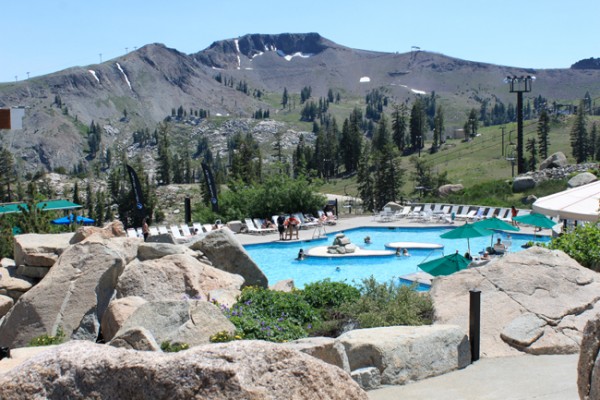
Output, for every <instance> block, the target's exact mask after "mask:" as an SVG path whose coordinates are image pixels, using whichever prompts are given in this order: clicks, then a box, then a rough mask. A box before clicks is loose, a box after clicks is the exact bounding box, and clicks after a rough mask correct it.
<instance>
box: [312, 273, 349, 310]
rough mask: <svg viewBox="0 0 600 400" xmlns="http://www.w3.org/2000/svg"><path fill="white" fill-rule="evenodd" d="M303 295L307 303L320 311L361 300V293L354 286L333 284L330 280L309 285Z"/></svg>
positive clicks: (340, 283) (343, 283) (341, 283)
mask: <svg viewBox="0 0 600 400" xmlns="http://www.w3.org/2000/svg"><path fill="white" fill-rule="evenodd" d="M303 293H304V298H305V299H306V301H307V302H308V303H309V304H310V305H311V306H313V307H315V308H319V309H331V308H335V307H339V306H340V305H342V304H343V303H349V302H355V301H356V300H358V299H359V298H360V292H359V290H358V289H357V288H355V287H354V286H352V285H349V284H347V283H345V282H332V281H331V280H330V279H324V280H322V281H318V282H314V283H309V284H308V285H306V286H304V290H303Z"/></svg>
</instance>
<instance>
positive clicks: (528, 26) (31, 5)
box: [0, 0, 600, 82]
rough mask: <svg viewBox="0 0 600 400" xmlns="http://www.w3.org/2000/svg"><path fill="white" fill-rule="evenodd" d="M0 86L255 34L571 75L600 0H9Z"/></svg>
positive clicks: (590, 43)
mask: <svg viewBox="0 0 600 400" xmlns="http://www.w3.org/2000/svg"><path fill="white" fill-rule="evenodd" d="M2 3H3V4H2V18H0V36H1V37H2V40H1V41H0V43H1V44H0V82H10V81H13V82H14V81H15V80H24V79H27V77H28V76H29V77H34V76H39V75H44V74H47V73H51V72H56V71H59V70H62V69H65V68H68V67H73V66H87V65H93V64H97V63H99V62H100V60H102V61H107V60H110V59H112V58H115V57H118V56H121V55H123V54H125V53H126V52H127V51H133V50H135V49H136V48H140V47H142V46H144V45H146V44H150V43H162V44H164V45H166V46H167V47H170V48H174V49H176V50H179V51H181V52H183V53H187V54H191V53H196V52H198V51H200V50H203V49H205V48H207V47H208V46H210V45H211V43H213V42H215V41H218V40H224V39H232V38H236V37H239V36H243V35H245V34H249V33H265V34H277V33H306V32H317V33H319V34H320V35H321V36H323V37H325V38H327V39H329V40H332V41H334V42H336V43H338V44H340V45H344V46H347V47H352V48H356V49H364V50H374V51H383V52H399V53H405V52H409V51H411V48H412V47H413V46H415V47H419V48H420V49H421V50H426V51H432V52H437V53H442V54H445V55H447V56H451V57H456V58H461V59H465V60H469V61H479V62H485V63H492V64H498V65H505V66H512V67H522V68H536V69H540V68H569V67H570V66H571V65H572V64H573V63H575V62H576V61H579V60H581V59H584V58H590V57H596V58H597V57H600V48H598V46H599V44H600V23H598V16H599V15H600V1H598V0H572V1H564V0H563V1H558V0H504V1H486V2H483V1H480V0H429V1H427V0H424V1H417V0H412V1H406V0H371V1H364V0H363V1H355V0H344V1H340V0H319V1H315V0H298V1H294V2H289V1H286V0H276V1H271V0H254V1H249V0H219V1H205V0H171V1H164V0H161V1H156V0H120V1H115V0H102V1H97V2H92V1H88V0H19V1H17V0H4V1H3V2H2Z"/></svg>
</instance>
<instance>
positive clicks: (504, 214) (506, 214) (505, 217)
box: [498, 208, 512, 222]
mask: <svg viewBox="0 0 600 400" xmlns="http://www.w3.org/2000/svg"><path fill="white" fill-rule="evenodd" d="M498 219H499V220H501V221H504V222H511V221H512V217H511V215H510V208H501V209H500V211H498Z"/></svg>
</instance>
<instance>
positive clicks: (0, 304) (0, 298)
mask: <svg viewBox="0 0 600 400" xmlns="http://www.w3.org/2000/svg"><path fill="white" fill-rule="evenodd" d="M14 304H15V301H14V300H13V299H12V298H11V297H8V296H4V295H2V294H0V318H2V317H4V316H5V315H6V313H8V311H9V310H10V309H11V307H12V306H13V305H14Z"/></svg>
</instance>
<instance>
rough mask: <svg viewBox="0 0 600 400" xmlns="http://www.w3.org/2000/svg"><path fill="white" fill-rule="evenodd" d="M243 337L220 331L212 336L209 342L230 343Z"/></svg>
mask: <svg viewBox="0 0 600 400" xmlns="http://www.w3.org/2000/svg"><path fill="white" fill-rule="evenodd" d="M242 339H243V336H242V335H241V334H237V333H236V334H233V335H232V334H230V333H229V332H227V331H221V332H218V333H215V334H214V335H212V336H211V337H210V342H211V343H224V342H231V341H233V340H242Z"/></svg>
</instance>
